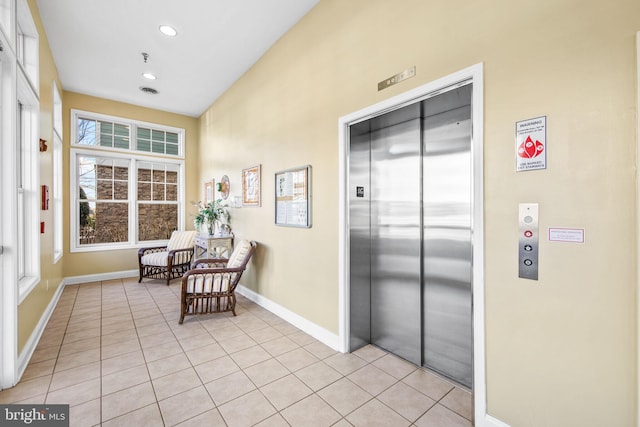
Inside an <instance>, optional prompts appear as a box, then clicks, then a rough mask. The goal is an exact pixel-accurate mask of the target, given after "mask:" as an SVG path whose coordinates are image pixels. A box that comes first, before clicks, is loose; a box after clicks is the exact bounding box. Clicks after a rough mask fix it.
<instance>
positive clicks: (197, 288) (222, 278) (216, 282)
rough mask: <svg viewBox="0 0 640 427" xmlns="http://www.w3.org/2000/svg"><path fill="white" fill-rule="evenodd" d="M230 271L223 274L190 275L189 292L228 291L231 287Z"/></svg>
mask: <svg viewBox="0 0 640 427" xmlns="http://www.w3.org/2000/svg"><path fill="white" fill-rule="evenodd" d="M233 274H236V273H233ZM230 277H231V275H230V274H229V273H221V274H215V275H214V274H211V273H205V274H197V275H193V276H189V279H188V281H187V292H188V293H198V294H199V293H202V292H205V293H209V292H211V291H213V292H226V291H227V290H228V289H229V278H230Z"/></svg>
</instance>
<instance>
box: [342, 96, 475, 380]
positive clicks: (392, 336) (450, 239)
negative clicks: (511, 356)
mask: <svg viewBox="0 0 640 427" xmlns="http://www.w3.org/2000/svg"><path fill="white" fill-rule="evenodd" d="M470 105H471V85H467V86H462V87H458V88H455V89H451V90H448V91H445V92H443V93H441V94H439V95H436V96H434V97H432V98H428V99H426V100H424V101H420V102H416V103H414V104H412V105H408V106H405V107H403V108H400V109H397V110H394V111H391V112H388V113H385V114H382V115H380V116H377V117H375V118H372V119H369V120H366V121H364V122H361V123H357V124H354V125H352V126H351V129H350V143H349V144H350V145H349V150H350V152H349V186H350V188H349V203H350V205H349V238H350V243H349V245H350V246H349V247H350V267H349V268H350V270H349V271H350V278H349V280H350V282H349V286H350V296H349V298H350V349H351V351H354V350H356V349H358V348H359V347H362V346H364V345H366V344H367V343H372V344H374V345H377V346H378V347H381V348H383V349H385V350H388V351H390V352H392V353H394V354H396V355H398V356H400V357H402V358H404V359H406V360H408V361H410V362H413V363H414V364H416V365H422V366H426V367H428V368H430V369H432V370H435V371H437V372H439V373H441V374H443V375H445V376H447V377H449V378H451V379H453V380H455V381H457V382H459V383H461V384H464V385H466V386H469V387H471V386H472V359H473V345H472V307H471V301H472V295H471V289H472V288H471V283H472V274H471V273H472V269H471V267H472V266H471V259H472V258H471V256H472V247H471V231H472V223H471V212H472V199H471V194H472V193H471V189H472V180H471V176H472V163H471V107H470Z"/></svg>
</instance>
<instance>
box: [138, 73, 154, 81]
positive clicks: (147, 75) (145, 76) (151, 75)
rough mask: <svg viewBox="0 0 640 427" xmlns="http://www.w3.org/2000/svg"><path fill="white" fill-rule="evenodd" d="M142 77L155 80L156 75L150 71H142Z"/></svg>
mask: <svg viewBox="0 0 640 427" xmlns="http://www.w3.org/2000/svg"><path fill="white" fill-rule="evenodd" d="M142 77H144V78H145V79H149V80H155V79H157V77H156V76H155V75H153V74H151V73H142Z"/></svg>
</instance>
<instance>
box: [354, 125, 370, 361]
mask: <svg viewBox="0 0 640 427" xmlns="http://www.w3.org/2000/svg"><path fill="white" fill-rule="evenodd" d="M349 140H350V147H349V248H350V252H349V259H350V266H349V288H350V289H349V293H350V297H349V301H350V308H349V311H350V322H349V325H350V334H349V347H350V348H351V349H352V350H356V349H358V348H360V347H362V346H364V345H366V344H368V343H370V342H371V225H370V216H371V214H370V199H371V197H370V190H371V183H370V179H369V172H370V170H369V168H370V156H371V145H370V142H371V127H370V123H369V121H366V122H362V123H358V124H355V125H353V126H351V128H350V135H349Z"/></svg>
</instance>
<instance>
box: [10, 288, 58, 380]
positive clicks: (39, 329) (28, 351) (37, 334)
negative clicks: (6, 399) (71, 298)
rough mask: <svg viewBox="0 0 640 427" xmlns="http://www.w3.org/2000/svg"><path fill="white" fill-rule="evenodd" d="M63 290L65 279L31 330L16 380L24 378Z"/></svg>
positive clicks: (21, 356)
mask: <svg viewBox="0 0 640 427" xmlns="http://www.w3.org/2000/svg"><path fill="white" fill-rule="evenodd" d="M62 291H64V279H63V280H62V282H61V283H60V285H58V289H57V290H56V293H55V294H53V298H51V301H49V305H48V306H47V308H46V310H45V311H44V313H42V316H40V320H39V321H38V324H37V325H36V327H35V328H34V330H33V332H31V336H29V340H28V341H27V342H26V343H25V345H24V348H23V349H22V352H21V353H20V355H19V356H18V376H17V378H16V381H18V380H20V379H21V378H22V375H23V374H24V371H25V369H27V365H28V364H29V361H30V360H31V356H33V352H34V351H36V347H37V346H38V343H39V342H40V338H41V337H42V334H43V333H44V329H45V328H46V327H47V323H49V319H51V315H52V314H53V311H54V310H55V309H56V305H58V301H59V300H60V296H61V295H62Z"/></svg>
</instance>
